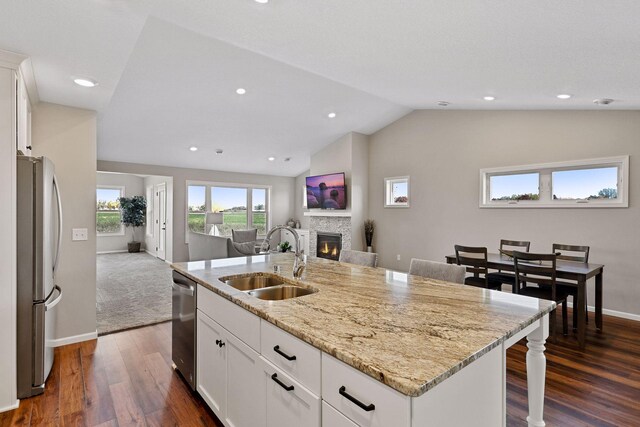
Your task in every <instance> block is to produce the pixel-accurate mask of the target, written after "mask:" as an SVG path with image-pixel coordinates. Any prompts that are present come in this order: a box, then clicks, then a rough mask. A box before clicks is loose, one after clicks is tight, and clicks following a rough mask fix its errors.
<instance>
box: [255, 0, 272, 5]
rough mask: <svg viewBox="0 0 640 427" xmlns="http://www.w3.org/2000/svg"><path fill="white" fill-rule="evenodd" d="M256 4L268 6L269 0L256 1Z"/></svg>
mask: <svg viewBox="0 0 640 427" xmlns="http://www.w3.org/2000/svg"><path fill="white" fill-rule="evenodd" d="M255 2H256V3H260V4H267V3H269V0H255Z"/></svg>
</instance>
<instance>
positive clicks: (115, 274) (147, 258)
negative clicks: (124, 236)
mask: <svg viewBox="0 0 640 427" xmlns="http://www.w3.org/2000/svg"><path fill="white" fill-rule="evenodd" d="M96 300H97V312H96V317H97V321H98V335H105V334H109V333H111V332H116V331H121V330H124V329H130V328H135V327H139V326H144V325H151V324H154V323H159V322H164V321H166V320H170V319H171V268H170V267H169V264H167V263H166V262H164V261H161V260H159V259H158V258H156V257H153V256H151V255H149V254H147V253H146V252H140V253H135V254H130V253H116V254H103V255H98V256H97V288H96Z"/></svg>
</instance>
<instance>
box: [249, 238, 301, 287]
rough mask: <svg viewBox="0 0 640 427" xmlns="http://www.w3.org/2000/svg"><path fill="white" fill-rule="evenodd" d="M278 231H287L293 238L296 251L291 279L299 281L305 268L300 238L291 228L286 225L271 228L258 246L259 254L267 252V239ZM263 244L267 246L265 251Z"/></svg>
mask: <svg viewBox="0 0 640 427" xmlns="http://www.w3.org/2000/svg"><path fill="white" fill-rule="evenodd" d="M278 230H287V231H289V232H291V234H293V238H294V239H295V240H296V251H295V256H294V258H293V278H294V279H299V278H300V277H302V273H304V268H305V267H306V263H305V262H304V250H302V249H300V236H299V235H298V232H297V231H296V230H295V229H294V228H291V227H289V226H287V225H276V226H275V227H273V228H272V229H271V230H269V232H268V233H267V235H266V237H265V238H264V240H263V241H262V244H261V245H260V252H265V250H267V251H268V250H269V246H270V243H269V238H271V235H272V234H273V233H275V232H276V231H278ZM265 243H266V244H267V245H266V249H265Z"/></svg>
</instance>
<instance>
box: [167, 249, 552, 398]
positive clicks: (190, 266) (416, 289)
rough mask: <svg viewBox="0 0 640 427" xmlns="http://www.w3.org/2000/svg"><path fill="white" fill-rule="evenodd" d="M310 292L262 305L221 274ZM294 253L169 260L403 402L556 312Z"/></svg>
mask: <svg viewBox="0 0 640 427" xmlns="http://www.w3.org/2000/svg"><path fill="white" fill-rule="evenodd" d="M274 265H279V266H281V273H280V276H281V277H282V278H283V279H284V280H286V281H288V282H291V283H296V284H299V285H300V286H305V287H312V288H315V289H317V290H318V292H317V293H314V294H311V295H306V296H303V297H298V298H293V299H288V300H282V301H264V300H260V299H258V298H255V297H252V296H250V295H247V294H246V293H244V292H241V291H238V290H236V289H234V288H232V287H230V286H228V285H226V284H224V283H223V282H221V281H220V280H219V279H220V278H228V277H229V276H238V275H247V274H248V273H255V272H263V273H266V274H270V275H273V273H272V272H273V266H274ZM292 265H293V255H291V254H271V255H257V256H252V257H246V258H244V257H243V258H228V259H221V260H212V261H195V262H187V263H175V264H172V267H173V268H174V269H175V270H177V271H178V272H181V273H183V274H184V275H186V276H188V277H190V278H191V279H193V280H195V281H196V282H198V283H199V284H201V285H202V286H204V287H205V288H207V289H209V290H211V291H213V292H215V293H217V294H219V295H221V296H223V297H224V298H226V299H228V300H230V301H232V302H234V303H236V304H237V305H239V306H241V307H243V308H245V309H247V310H248V311H250V312H252V313H254V314H256V315H257V316H259V317H261V318H263V319H265V320H267V321H269V322H271V323H273V324H275V325H276V326H278V327H280V328H281V329H283V330H285V331H287V332H289V333H291V334H292V335H294V336H296V337H298V338H300V339H302V340H303V341H306V342H308V343H309V344H311V345H313V346H314V347H317V348H319V349H320V350H322V351H324V352H326V353H328V354H330V355H332V356H334V357H336V358H337V359H339V360H342V361H343V362H345V363H347V364H348V365H351V366H353V367H354V368H356V369H358V370H360V371H362V372H364V373H365V374H367V375H369V376H371V377H373V378H375V379H377V380H379V381H381V382H383V383H384V384H386V385H388V386H389V387H392V388H394V389H395V390H397V391H399V392H400V393H403V394H405V395H408V396H419V395H421V394H423V393H425V392H426V391H427V390H429V389H431V388H433V387H434V386H435V385H437V384H438V383H440V382H442V381H443V380H444V379H446V378H448V377H449V376H451V375H453V374H454V373H455V372H457V371H458V370H460V369H461V368H462V367H464V366H466V365H468V364H469V363H471V362H473V361H474V360H475V359H477V358H478V357H480V356H481V355H482V354H484V353H486V352H488V351H489V350H491V349H492V348H494V347H496V346H498V345H500V344H501V343H502V342H503V341H504V340H506V339H508V338H509V337H511V336H513V335H514V334H516V333H517V332H519V331H521V330H522V329H524V328H526V327H527V326H529V325H530V324H531V323H533V322H535V321H536V320H537V319H539V318H540V317H542V316H543V315H544V314H546V313H548V312H550V311H551V310H553V308H554V307H555V303H553V302H551V301H545V300H538V299H534V298H529V297H525V296H521V295H514V294H511V293H507V292H498V291H490V290H485V289H480V288H474V287H471V286H465V285H458V284H454V283H448V282H442V281H438V280H432V279H426V278H422V277H419V276H411V275H407V274H406V273H398V272H395V271H391V270H385V269H383V268H371V267H360V266H356V265H352V264H345V263H339V262H335V261H329V260H324V259H321V258H311V257H310V258H308V261H307V268H306V271H305V273H304V275H303V278H302V279H301V280H299V281H295V280H294V279H293V278H292Z"/></svg>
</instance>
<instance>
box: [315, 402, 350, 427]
mask: <svg viewBox="0 0 640 427" xmlns="http://www.w3.org/2000/svg"><path fill="white" fill-rule="evenodd" d="M322 427H358V425H357V424H356V423H354V422H353V421H351V420H350V419H349V418H347V417H345V416H344V415H342V414H341V413H340V412H338V411H337V410H336V409H335V408H334V407H333V406H331V405H329V404H328V403H327V402H325V401H323V402H322Z"/></svg>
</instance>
